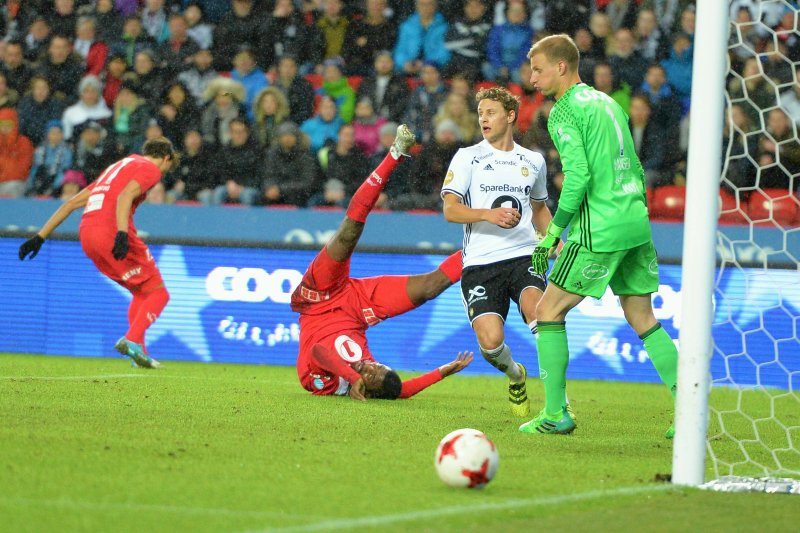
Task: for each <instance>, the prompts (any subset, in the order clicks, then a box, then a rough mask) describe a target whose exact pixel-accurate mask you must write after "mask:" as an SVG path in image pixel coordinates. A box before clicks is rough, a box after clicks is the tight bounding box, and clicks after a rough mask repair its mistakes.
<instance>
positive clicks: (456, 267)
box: [439, 250, 462, 283]
mask: <svg viewBox="0 0 800 533" xmlns="http://www.w3.org/2000/svg"><path fill="white" fill-rule="evenodd" d="M461 267H462V263H461V250H459V251H457V252H455V253H453V254H451V255H449V256H448V257H447V259H445V260H444V261H442V264H441V265H439V270H441V271H442V272H444V275H445V276H447V278H448V279H449V280H450V281H452V282H453V283H455V282H456V281H458V280H460V279H461Z"/></svg>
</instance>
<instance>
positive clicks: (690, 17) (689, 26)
mask: <svg viewBox="0 0 800 533" xmlns="http://www.w3.org/2000/svg"><path fill="white" fill-rule="evenodd" d="M772 7H775V4H773V6H772ZM778 9H781V8H780V7H779V8H778ZM696 15H697V14H696V12H695V7H694V4H688V5H687V6H686V7H685V8H684V9H683V11H681V20H680V30H679V32H678V33H685V34H686V35H687V36H688V37H689V44H691V45H694V28H695V22H696Z"/></svg>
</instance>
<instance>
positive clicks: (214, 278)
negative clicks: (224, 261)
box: [206, 266, 303, 304]
mask: <svg viewBox="0 0 800 533" xmlns="http://www.w3.org/2000/svg"><path fill="white" fill-rule="evenodd" d="M301 279H303V275H302V274H301V273H300V272H298V271H297V270H292V269H286V268H279V269H276V270H274V271H273V272H267V271H266V270H264V269H263V268H236V267H227V266H220V267H217V268H215V269H214V270H212V271H211V272H209V274H208V276H206V292H207V293H208V296H209V297H211V299H212V300H216V301H221V302H263V301H266V300H271V301H273V302H275V303H283V304H288V303H289V301H290V300H291V297H292V292H294V289H295V287H297V285H299V284H300V280H301Z"/></svg>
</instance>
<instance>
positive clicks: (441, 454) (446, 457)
mask: <svg viewBox="0 0 800 533" xmlns="http://www.w3.org/2000/svg"><path fill="white" fill-rule="evenodd" d="M499 464H500V456H499V455H498V454H497V446H495V445H494V443H493V442H492V441H491V440H489V438H488V437H487V436H486V435H484V434H483V433H482V432H480V431H478V430H477V429H469V428H465V429H457V430H455V431H452V432H450V433H448V434H447V435H445V437H444V438H443V439H442V440H441V442H439V447H438V448H436V457H435V458H434V465H435V466H436V473H437V474H439V478H440V479H441V480H442V481H444V482H445V484H446V485H450V486H451V487H461V488H468V489H479V488H482V487H484V486H486V484H487V483H489V482H490V481H491V480H492V478H493V477H494V475H495V473H496V472H497V466H498V465H499Z"/></svg>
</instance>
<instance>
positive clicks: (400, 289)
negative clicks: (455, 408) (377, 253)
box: [292, 125, 472, 401]
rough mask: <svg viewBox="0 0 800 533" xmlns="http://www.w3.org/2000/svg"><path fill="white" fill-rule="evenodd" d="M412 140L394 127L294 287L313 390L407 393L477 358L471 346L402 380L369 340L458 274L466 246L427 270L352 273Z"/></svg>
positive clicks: (302, 370)
mask: <svg viewBox="0 0 800 533" xmlns="http://www.w3.org/2000/svg"><path fill="white" fill-rule="evenodd" d="M414 142H415V140H414V134H413V133H412V132H411V131H410V130H409V129H408V127H407V126H405V125H401V126H399V127H398V128H397V137H396V138H395V141H394V144H393V145H392V147H391V149H390V150H389V153H388V154H387V155H386V158H385V159H384V160H383V162H381V164H380V165H379V166H378V168H376V169H375V170H374V171H373V172H372V174H371V175H370V176H369V177H368V178H367V180H366V181H365V182H364V183H363V184H362V185H361V187H359V189H358V190H357V191H356V193H355V194H354V195H353V198H352V200H350V205H349V206H348V208H347V214H346V217H345V219H344V221H342V224H341V225H340V226H339V229H338V230H337V232H336V234H335V235H334V236H333V237H331V239H330V241H328V243H327V244H326V245H325V247H324V248H323V249H322V250H321V251H320V253H319V254H318V255H317V257H315V258H314V260H313V261H312V262H311V264H310V265H309V267H308V269H307V270H306V273H305V274H304V276H303V279H302V281H301V282H300V284H299V285H298V286H297V288H296V289H295V291H294V293H293V294H292V310H294V311H296V312H298V313H300V351H299V354H298V356H297V374H298V376H299V377H300V383H301V384H302V386H303V388H305V389H306V390H308V391H311V393H313V394H316V395H329V394H336V395H345V394H349V395H350V397H351V398H353V399H355V400H362V401H363V400H366V398H384V399H390V400H394V399H396V398H408V397H410V396H413V395H414V394H416V393H418V392H420V391H421V390H423V389H425V388H426V387H429V386H430V385H432V384H434V383H436V382H438V381H441V380H442V379H443V378H445V377H447V376H449V375H451V374H454V373H456V372H458V371H459V370H461V369H463V368H465V367H466V366H467V365H468V364H469V363H470V362H471V361H472V354H471V353H459V354H458V357H457V358H456V359H455V360H454V361H451V362H450V363H448V364H446V365H443V366H441V367H439V368H438V369H436V370H434V371H432V372H429V373H427V374H425V375H422V376H419V377H416V378H413V379H409V380H407V381H405V382H403V381H401V380H400V377H399V376H398V375H397V373H396V372H394V371H393V370H391V369H390V368H389V367H387V366H385V365H382V364H380V363H378V362H377V361H376V360H375V358H374V357H373V356H372V353H371V352H370V350H369V346H368V344H367V338H366V335H365V332H366V330H367V328H368V327H370V326H374V325H375V324H378V323H379V322H381V321H383V320H385V319H387V318H390V317H393V316H397V315H400V314H402V313H405V312H407V311H410V310H412V309H414V308H416V307H419V306H420V305H422V304H423V303H425V302H427V301H428V300H431V299H433V298H435V297H436V296H438V295H439V294H441V293H442V292H444V290H445V289H447V288H448V287H449V286H450V285H452V284H453V283H455V282H456V281H458V280H459V279H460V278H461V252H456V253H454V254H452V255H451V256H449V257H448V258H447V259H445V260H444V262H442V264H441V265H439V268H438V269H436V270H434V271H433V272H429V273H427V274H420V275H415V276H377V277H371V278H351V277H350V257H351V256H352V254H353V251H354V250H355V247H356V244H357V243H358V239H359V237H360V236H361V232H362V231H363V230H364V224H365V222H366V220H367V215H369V212H370V211H371V210H372V208H373V207H374V206H375V202H376V201H377V200H378V196H379V195H380V193H381V191H382V190H383V188H384V186H385V185H386V182H387V180H388V179H389V176H390V175H391V173H392V171H393V170H394V169H395V167H397V165H398V164H399V163H400V162H401V161H402V159H403V157H404V156H407V154H408V149H409V148H411V146H413V145H414Z"/></svg>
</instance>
